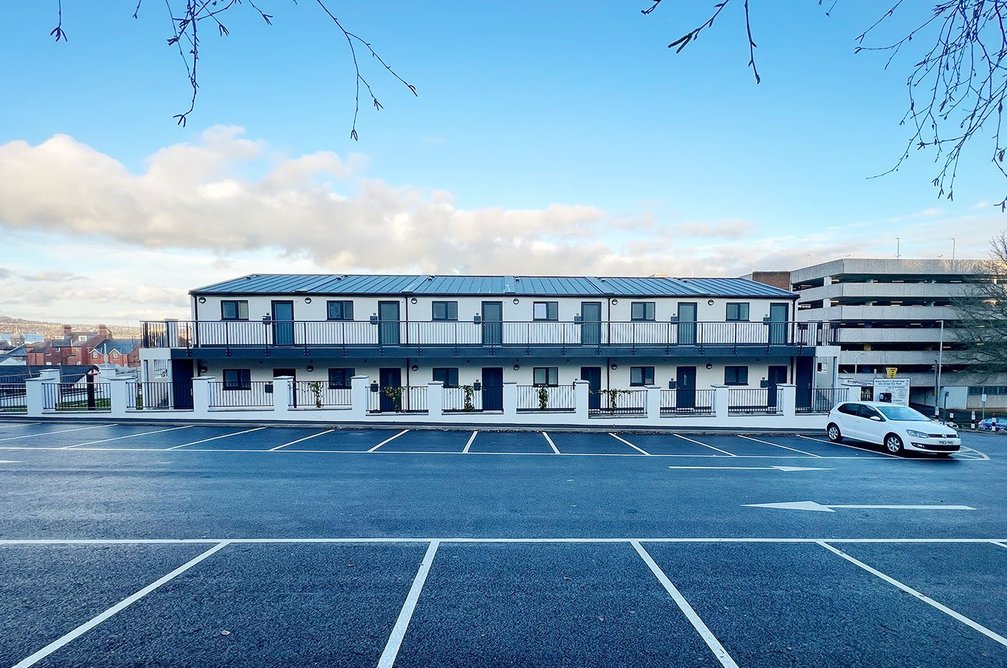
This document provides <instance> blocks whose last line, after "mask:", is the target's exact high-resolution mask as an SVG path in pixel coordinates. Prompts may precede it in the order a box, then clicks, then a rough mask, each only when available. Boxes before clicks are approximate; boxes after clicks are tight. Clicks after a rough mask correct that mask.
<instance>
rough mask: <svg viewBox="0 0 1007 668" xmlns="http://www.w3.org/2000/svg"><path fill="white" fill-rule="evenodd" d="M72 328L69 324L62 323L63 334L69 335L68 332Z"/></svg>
mask: <svg viewBox="0 0 1007 668" xmlns="http://www.w3.org/2000/svg"><path fill="white" fill-rule="evenodd" d="M72 330H73V328H72V327H70V325H63V336H70V332H71V331H72Z"/></svg>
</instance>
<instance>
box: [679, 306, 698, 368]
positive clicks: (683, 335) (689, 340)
mask: <svg viewBox="0 0 1007 668" xmlns="http://www.w3.org/2000/svg"><path fill="white" fill-rule="evenodd" d="M678 342H679V343H680V344H682V345H685V346H694V345H696V302H685V303H680V304H679V305H678ZM693 369H694V370H695V368H693ZM693 387H695V383H693Z"/></svg>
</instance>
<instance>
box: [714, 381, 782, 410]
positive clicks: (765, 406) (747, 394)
mask: <svg viewBox="0 0 1007 668" xmlns="http://www.w3.org/2000/svg"><path fill="white" fill-rule="evenodd" d="M779 394H780V391H779V390H778V389H777V388H773V387H766V388H739V387H732V388H731V389H729V390H728V391H727V414H728V415H751V414H753V413H768V414H775V413H779V412H780V411H781V410H782V406H780V405H779V404H780V401H779V400H780V397H779Z"/></svg>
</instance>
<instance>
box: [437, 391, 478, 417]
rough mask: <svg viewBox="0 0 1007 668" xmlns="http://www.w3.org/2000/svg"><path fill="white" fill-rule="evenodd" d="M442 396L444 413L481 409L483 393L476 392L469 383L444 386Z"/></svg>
mask: <svg viewBox="0 0 1007 668" xmlns="http://www.w3.org/2000/svg"><path fill="white" fill-rule="evenodd" d="M443 396H444V399H443V402H444V404H443V410H444V412H445V413H459V412H472V411H481V410H482V409H483V393H482V392H476V391H475V388H474V387H473V386H471V385H462V386H459V387H445V388H444V395H443Z"/></svg>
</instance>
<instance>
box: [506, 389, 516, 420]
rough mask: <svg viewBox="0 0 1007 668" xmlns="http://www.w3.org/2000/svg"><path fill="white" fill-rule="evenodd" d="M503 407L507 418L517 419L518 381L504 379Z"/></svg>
mask: <svg viewBox="0 0 1007 668" xmlns="http://www.w3.org/2000/svg"><path fill="white" fill-rule="evenodd" d="M503 409H504V417H505V418H510V419H511V420H516V419H517V383H515V382H514V381H504V384H503Z"/></svg>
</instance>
